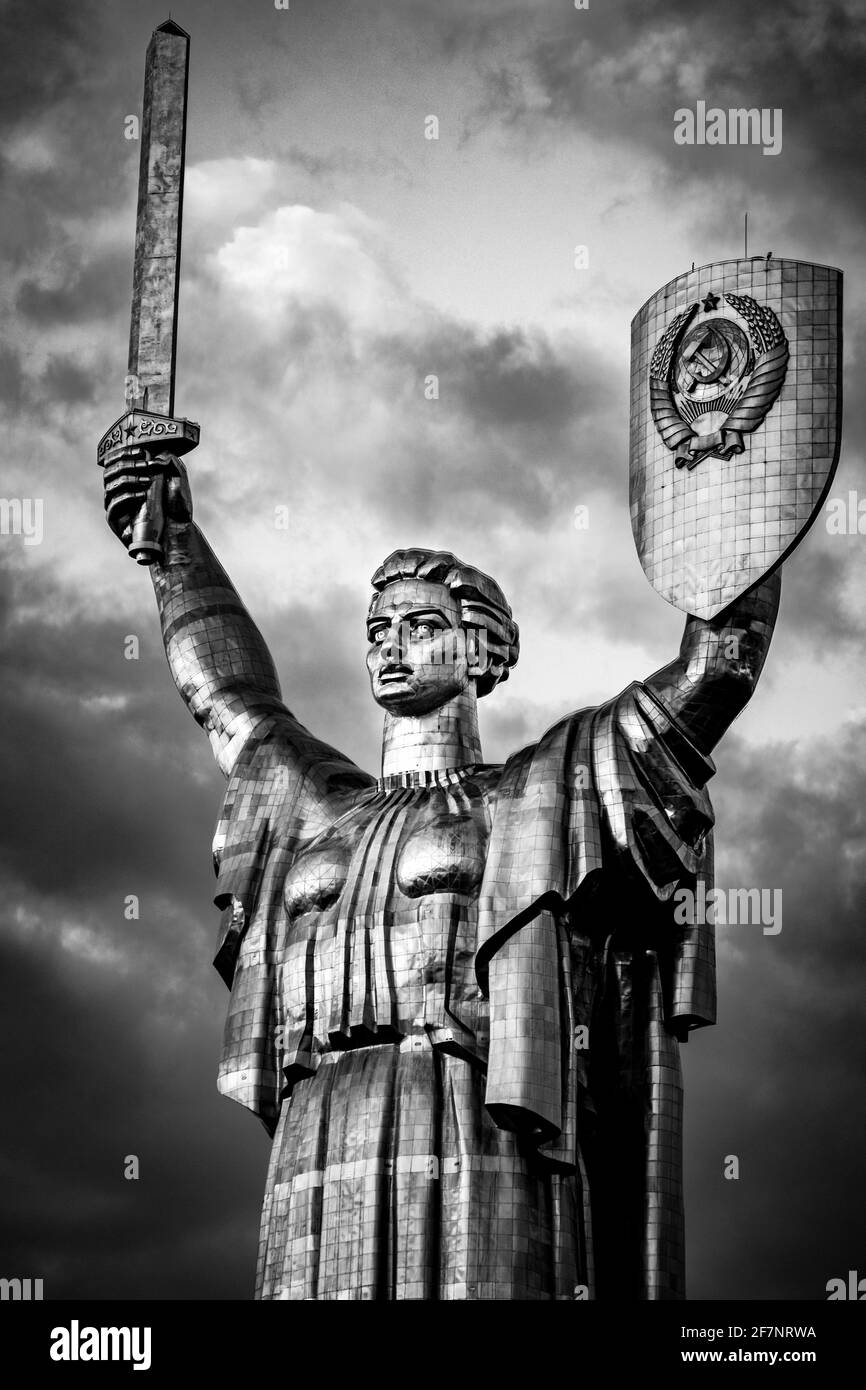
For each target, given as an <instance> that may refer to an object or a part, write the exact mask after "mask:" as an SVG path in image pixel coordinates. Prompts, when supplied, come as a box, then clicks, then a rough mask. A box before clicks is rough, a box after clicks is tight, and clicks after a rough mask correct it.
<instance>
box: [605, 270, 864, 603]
mask: <svg viewBox="0 0 866 1390" xmlns="http://www.w3.org/2000/svg"><path fill="white" fill-rule="evenodd" d="M841 325H842V275H841V272H840V271H838V270H834V269H831V268H829V267H827V266H817V265H808V264H806V263H804V262H801V261H778V260H773V259H771V258H766V259H765V258H763V257H761V258H754V259H751V260H740V261H721V262H717V263H715V264H711V265H707V266H702V267H701V268H700V269H699V270H694V271H691V272H689V273H688V274H686V275H681V276H679V277H678V279H676V280H672V281H671V282H670V284H668V285H665V286H664V288H663V289H661V290H659V291H658V292H657V293H656V294H655V295H653V297H652V298H651V299H650V300H648V301H647V303H646V304H645V305H644V306H643V308H642V309H641V311H640V313H638V314H637V316H636V317H635V319H634V321H633V323H632V359H631V448H630V454H631V467H630V501H631V519H632V530H633V532H634V537H635V543H636V545H637V550H638V555H639V556H640V561H641V564H642V565H643V568H644V572H645V573H646V576H647V578H648V579H649V581H650V583H651V584H652V586H653V588H654V589H656V590H657V591H658V592H659V593H660V594H661V595H662V596H663V597H664V598H666V599H667V600H668V602H669V603H672V604H673V605H674V606H675V607H676V608H681V609H684V610H685V611H686V612H688V613H694V614H695V615H696V616H697V617H701V618H711V617H713V616H714V615H715V614H716V613H719V612H720V611H721V610H722V609H723V608H725V607H727V605H728V604H729V603H732V602H733V600H734V599H736V598H737V597H738V596H739V595H740V594H742V593H745V591H746V590H747V589H750V588H751V587H752V586H753V585H754V584H757V583H758V581H759V580H760V579H762V578H763V577H764V576H765V575H766V574H768V573H769V572H771V571H772V570H773V569H775V567H776V566H777V565H778V564H779V563H780V561H781V560H782V559H784V557H785V556H786V555H787V554H789V553H790V552H791V551H792V550H793V548H794V547H795V546H796V545H797V544H798V542H799V540H800V539H801V537H802V536H803V535H804V533H805V532H806V530H808V528H809V526H810V525H811V523H812V521H813V520H814V518H815V516H816V514H817V512H818V511H819V510H820V508H821V505H822V503H823V501H824V498H825V497H826V495H827V491H828V489H829V487H830V484H831V482H832V479H833V474H834V472H835V468H836V463H837V461H838V457H839V438H840V421H841V410H842V396H841V350H842V326H841Z"/></svg>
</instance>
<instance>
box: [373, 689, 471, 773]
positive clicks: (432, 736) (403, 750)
mask: <svg viewBox="0 0 866 1390" xmlns="http://www.w3.org/2000/svg"><path fill="white" fill-rule="evenodd" d="M480 762H481V739H480V738H479V736H478V706H477V697H476V694H475V687H474V685H472V686H470V687H469V688H468V689H467V690H464V691H463V693H462V694H461V695H457V696H455V698H454V699H453V700H449V701H448V703H447V704H446V705H441V706H440V708H439V709H434V710H431V711H430V713H429V714H412V715H405V716H401V715H396V714H388V713H386V715H385V732H384V735H383V737H382V776H383V777H390V776H392V775H393V774H394V773H399V772H427V771H429V772H442V771H444V770H445V768H449V767H465V766H467V764H471V763H480Z"/></svg>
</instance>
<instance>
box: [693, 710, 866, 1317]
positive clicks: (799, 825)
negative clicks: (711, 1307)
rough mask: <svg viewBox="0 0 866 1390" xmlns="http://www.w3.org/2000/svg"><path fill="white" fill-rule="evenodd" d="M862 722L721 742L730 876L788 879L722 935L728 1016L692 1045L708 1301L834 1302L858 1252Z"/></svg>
mask: <svg viewBox="0 0 866 1390" xmlns="http://www.w3.org/2000/svg"><path fill="white" fill-rule="evenodd" d="M864 734H866V727H864V724H863V722H862V720H860V721H856V722H855V721H852V722H851V723H850V724H848V725H847V726H846V727H845V728H844V730H843V732H842V734H841V735H840V737H839V739H838V740H834V741H830V740H824V741H823V742H822V743H821V744H819V745H818V746H817V747H813V748H811V749H805V748H798V747H795V746H791V745H790V744H782V743H780V744H777V745H776V746H772V747H768V748H766V749H765V750H763V752H761V753H757V754H756V750H755V749H754V747H751V746H747V745H745V744H743V743H742V742H741V741H740V740H739V739H738V738H737V736H736V735H735V734H732V735H731V736H729V738H728V739H726V740H725V741H724V742H723V744H722V745H721V746H720V748H719V749H718V751H717V754H716V761H717V763H718V767H719V773H718V776H717V777H716V778H714V779H713V784H712V786H711V791H712V795H713V801H714V805H715V809H716V816H717V830H716V843H717V875H716V881H717V884H718V885H719V886H726V887H727V886H731V887H737V886H743V887H755V886H767V887H773V888H779V889H781V890H782V894H783V898H782V902H783V919H782V931H781V932H780V933H779V934H778V935H777V936H765V935H763V934H762V932H761V929H760V928H757V927H749V926H739V927H733V926H729V927H721V926H720V927H719V928H718V929H717V937H718V940H719V946H720V971H719V988H720V1006H719V1024H718V1026H717V1027H716V1029H714V1030H713V1032H712V1035H704V1036H701V1035H698V1036H696V1037H695V1038H694V1039H693V1040H692V1041H691V1042H690V1044H689V1048H688V1055H687V1059H686V1081H687V1087H688V1108H687V1115H688V1117H689V1123H688V1125H687V1138H688V1144H687V1164H686V1172H687V1178H688V1183H689V1187H690V1189H691V1191H688V1190H687V1196H686V1200H687V1211H688V1212H689V1214H690V1220H689V1232H690V1242H689V1248H690V1255H691V1270H692V1284H691V1297H693V1298H701V1297H730V1298H767V1297H772V1298H784V1297H789V1298H801V1299H822V1298H824V1297H826V1293H825V1286H826V1282H827V1280H828V1279H830V1278H832V1277H834V1276H836V1275H839V1274H842V1275H844V1273H845V1271H847V1270H848V1269H849V1268H853V1267H856V1265H857V1261H858V1259H860V1258H861V1255H860V1252H861V1251H862V1248H863V1243H864V1240H866V1222H864V1211H863V1205H862V1203H861V1202H859V1201H853V1202H852V1194H853V1193H856V1192H858V1191H859V1186H860V1177H859V1172H860V1171H861V1170H862V1162H863V1157H862V1142H863V1140H862V1133H861V1132H860V1129H859V1119H858V1117H860V1116H862V1110H863V1103H864V1098H863V1080H862V1078H863V1075H864V1073H866V1038H864V1035H863V1028H862V999H861V989H860V984H859V982H860V981H861V980H862V978H863V973H864V969H866V938H864V935H863V921H864V917H866V882H864V875H863V863H864V857H866V814H864V811H863V807H864V804H866V752H864V750H866V738H864ZM732 950H733V954H732ZM727 1154H736V1155H737V1156H738V1157H739V1158H740V1163H741V1176H740V1179H739V1181H736V1182H733V1181H726V1180H725V1179H724V1177H723V1176H722V1169H723V1163H724V1157H725V1155H727ZM698 1191H699V1192H700V1193H701V1198H700V1200H695V1197H696V1193H697V1192H698ZM732 1223H735V1224H736V1226H737V1228H738V1229H740V1230H748V1231H749V1233H750V1234H749V1243H748V1249H747V1250H746V1249H745V1248H738V1247H737V1246H736V1244H734V1243H732V1242H731V1241H730V1239H729V1231H730V1228H731V1225H732Z"/></svg>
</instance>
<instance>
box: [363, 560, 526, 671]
mask: <svg viewBox="0 0 866 1390" xmlns="http://www.w3.org/2000/svg"><path fill="white" fill-rule="evenodd" d="M398 579H428V580H430V582H431V583H433V584H445V585H447V586H448V588H449V589H450V590H451V592H452V594H453V595H454V597H455V599H457V601H458V603H459V604H460V610H461V617H462V621H463V626H464V627H468V628H481V629H483V630H484V632H485V633H486V639H487V640H486V647H487V656H488V666H487V670H486V671H485V673H484V675H483V676H479V678H478V681H477V684H476V689H477V692H478V695H479V696H481V695H487V694H489V692H490V691H491V690H492V689H493V688H494V686H496V685H498V684H499V682H500V681H505V680H508V672H509V670H510V668H511V667H512V666H514V665H515V664H516V662H517V658H518V655H519V653H520V632H519V629H518V626H517V623H516V622H515V621H514V619H513V617H512V616H511V609H510V607H509V606H508V604H507V603H506V601H505V595H504V594H503V592H502V590H501V589H500V587H499V585H498V584H497V583H496V580H495V579H491V578H490V576H489V575H487V574H482V572H481V570H477V569H474V568H473V567H472V565H464V563H463V561H462V560H458V559H457V556H456V555H452V554H451V552H450V551H448V550H420V549H413V550H395V551H394V552H393V553H392V554H391V555H389V556H388V558H387V560H385V561H384V563H383V564H381V565H380V566H379V568H378V569H377V570H376V573H375V574H374V575H373V578H372V581H371V583H372V585H373V589H374V591H375V592H374V594H373V598H372V602H371V609H372V604H374V603H375V602H376V599H377V597H378V595H379V594H380V593H381V592H382V590H383V589H386V588H387V587H388V585H389V584H393V583H394V582H395V581H396V580H398Z"/></svg>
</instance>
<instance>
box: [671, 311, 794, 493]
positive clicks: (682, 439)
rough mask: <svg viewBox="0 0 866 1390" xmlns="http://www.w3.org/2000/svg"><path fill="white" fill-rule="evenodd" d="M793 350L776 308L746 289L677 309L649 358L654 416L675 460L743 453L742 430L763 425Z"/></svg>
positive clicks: (690, 464)
mask: <svg viewBox="0 0 866 1390" xmlns="http://www.w3.org/2000/svg"><path fill="white" fill-rule="evenodd" d="M720 302H721V303H722V304H723V305H724V312H723V313H721V314H720V313H719V312H718V309H719V304H720ZM788 356H789V353H788V340H787V338H786V337H785V334H784V332H783V331H782V325H781V324H780V322H779V320H778V319H777V317H776V315H775V314H774V313H773V311H772V309H769V308H767V307H766V305H762V304H759V303H758V302H757V300H755V299H752V298H750V296H748V295H739V294H726V295H721V296H720V295H717V294H713V293H712V291H711V292H710V293H709V294H708V295H707V296H706V298H705V299H704V300H703V301H702V303H700V304H692V305H691V307H690V308H688V309H685V310H684V311H683V312H682V313H680V314H677V315H676V317H675V318H674V319H673V321H672V322H671V323H670V325H669V326H668V328H667V329H666V331H665V332H664V333H663V335H662V338H661V341H660V342H659V345H658V347H657V348H656V350H655V352H654V353H653V358H652V362H651V363H650V407H651V409H652V415H653V420H654V421H655V425H656V429H657V430H658V432H659V434H660V435H661V437H662V439H663V440H664V442H665V444H666V445H667V447H668V448H669V449H671V450H673V453H674V462H675V463H676V466H677V467H678V468H682V467H683V466H685V467H687V468H694V467H695V465H696V464H697V463H699V462H700V460H701V459H702V458H706V457H707V455H708V454H715V455H717V456H718V457H719V458H722V459H729V458H732V457H733V456H734V455H735V454H741V453H742V452H743V449H744V447H745V446H744V444H743V435H744V434H747V433H749V434H750V433H751V432H752V430H755V429H757V428H758V426H759V425H761V424H763V422H764V420H765V418H766V416H767V413H768V411H769V410H770V407H771V406H772V405H773V403H774V402H775V400H776V397H777V396H778V394H779V392H780V390H781V389H782V383H783V382H784V380H785V373H786V372H787V369H788Z"/></svg>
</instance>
